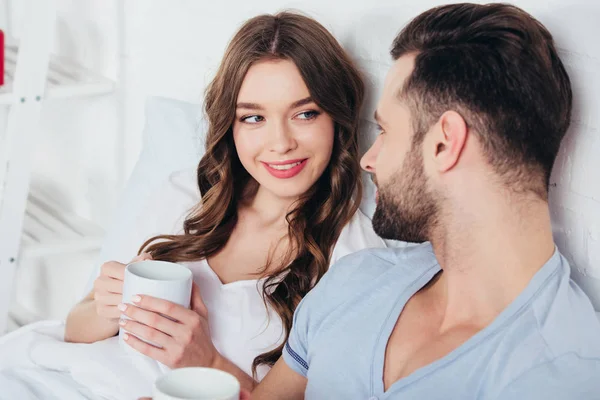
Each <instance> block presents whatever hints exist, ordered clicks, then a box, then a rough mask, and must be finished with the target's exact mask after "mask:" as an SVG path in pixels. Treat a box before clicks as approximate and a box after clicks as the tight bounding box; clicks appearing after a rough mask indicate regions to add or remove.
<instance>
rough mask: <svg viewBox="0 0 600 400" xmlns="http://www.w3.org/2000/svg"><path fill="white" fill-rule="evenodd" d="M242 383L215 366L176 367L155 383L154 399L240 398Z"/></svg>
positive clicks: (199, 399) (205, 399)
mask: <svg viewBox="0 0 600 400" xmlns="http://www.w3.org/2000/svg"><path fill="white" fill-rule="evenodd" d="M239 398H240V383H239V382H238V380H237V379H236V378H235V377H234V376H233V375H231V374H228V373H227V372H224V371H221V370H218V369H213V368H197V367H194V368H180V369H174V370H172V371H170V372H168V373H167V374H165V375H164V376H162V377H161V378H159V379H158V380H157V381H156V382H155V383H154V393H153V400H184V399H185V400H239Z"/></svg>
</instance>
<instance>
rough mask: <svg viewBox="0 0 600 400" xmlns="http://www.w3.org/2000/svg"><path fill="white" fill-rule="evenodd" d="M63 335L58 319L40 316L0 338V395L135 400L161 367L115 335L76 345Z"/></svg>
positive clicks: (4, 399)
mask: <svg viewBox="0 0 600 400" xmlns="http://www.w3.org/2000/svg"><path fill="white" fill-rule="evenodd" d="M63 336H64V324H63V323H62V322H60V321H42V322H38V323H35V324H32V325H29V326H25V327H23V328H21V329H18V330H16V331H14V332H12V333H10V334H8V335H6V336H4V337H0V400H17V399H18V400H33V399H61V400H70V399H73V400H76V399H90V400H109V399H111V400H112V399H127V400H131V399H137V398H139V397H143V396H149V395H151V393H152V385H153V383H154V381H155V380H156V379H157V378H158V377H160V376H161V375H163V373H164V372H165V367H164V366H162V365H161V364H159V363H158V362H156V361H154V360H152V359H150V358H148V357H146V356H143V355H142V354H140V353H137V352H135V351H134V350H133V349H130V350H129V351H125V349H123V348H121V346H120V345H119V342H118V338H117V337H113V338H110V339H106V340H103V341H101V342H97V343H93V344H74V343H65V342H64V341H63Z"/></svg>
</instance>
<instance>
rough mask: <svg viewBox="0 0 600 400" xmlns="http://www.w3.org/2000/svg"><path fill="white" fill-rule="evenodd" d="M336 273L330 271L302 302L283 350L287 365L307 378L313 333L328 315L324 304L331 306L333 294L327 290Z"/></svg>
mask: <svg viewBox="0 0 600 400" xmlns="http://www.w3.org/2000/svg"><path fill="white" fill-rule="evenodd" d="M334 275H336V271H335V269H334V270H330V271H328V272H327V273H326V274H325V275H324V276H323V278H321V280H320V281H319V283H317V285H316V286H315V287H314V288H313V289H312V290H311V291H310V292H308V294H307V295H306V296H305V297H304V298H303V299H302V301H300V304H298V307H296V311H295V312H294V318H293V322H292V329H291V331H290V336H289V338H288V341H287V342H286V344H285V346H284V348H283V359H284V360H285V362H286V364H287V365H288V366H289V367H290V368H291V369H293V370H294V371H296V372H297V373H299V374H300V375H302V376H304V377H306V376H307V374H308V369H309V366H310V348H309V346H310V342H311V339H312V336H313V333H314V332H316V331H317V330H318V327H319V325H320V324H321V322H322V321H323V319H324V316H325V315H327V313H328V307H324V306H323V305H324V304H331V303H332V302H331V301H330V300H332V293H331V291H329V290H327V288H328V287H330V288H331V289H332V287H331V283H330V281H331V280H332V278H333V279H334V280H335V277H334Z"/></svg>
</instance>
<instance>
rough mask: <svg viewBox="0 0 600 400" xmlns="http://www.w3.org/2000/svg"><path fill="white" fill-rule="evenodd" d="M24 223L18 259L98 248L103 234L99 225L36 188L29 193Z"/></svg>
mask: <svg viewBox="0 0 600 400" xmlns="http://www.w3.org/2000/svg"><path fill="white" fill-rule="evenodd" d="M23 225H24V229H23V242H22V247H21V252H20V257H21V258H33V257H44V256H48V255H54V254H68V253H77V252H84V251H95V250H99V249H100V246H101V244H102V239H103V237H104V230H103V229H102V228H101V227H99V226H98V225H96V224H94V223H93V222H91V221H88V220H86V219H84V218H81V217H80V216H78V215H76V214H74V213H72V212H65V211H64V210H62V209H61V208H60V207H59V206H57V205H56V204H55V203H53V201H52V200H51V199H50V198H49V197H48V196H45V195H43V194H42V193H41V192H39V191H38V192H36V191H35V190H32V191H31V192H30V193H29V198H28V201H27V209H26V212H25V220H24V222H23Z"/></svg>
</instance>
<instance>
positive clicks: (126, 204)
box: [84, 97, 205, 295]
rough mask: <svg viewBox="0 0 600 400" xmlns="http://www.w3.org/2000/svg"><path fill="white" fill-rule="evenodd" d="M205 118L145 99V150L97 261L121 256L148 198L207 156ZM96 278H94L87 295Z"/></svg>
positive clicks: (184, 106)
mask: <svg viewBox="0 0 600 400" xmlns="http://www.w3.org/2000/svg"><path fill="white" fill-rule="evenodd" d="M202 115H203V111H202V106H201V105H200V104H193V103H187V102H184V101H179V100H175V99H168V98H164V97H150V98H148V99H147V100H146V107H145V118H146V122H145V125H144V131H143V139H142V140H143V143H142V151H141V153H140V157H139V159H138V161H137V163H136V164H135V167H134V169H133V171H132V173H131V176H130V177H129V179H128V181H127V184H126V185H125V189H124V191H123V193H122V194H121V197H120V199H119V201H118V203H117V208H116V210H115V212H114V214H113V219H112V222H111V223H110V225H109V226H108V229H107V231H106V236H105V238H104V242H103V245H102V249H101V250H100V254H99V258H98V262H104V261H106V260H109V259H110V257H111V255H113V254H115V253H118V251H116V250H117V249H119V244H120V243H121V242H122V240H123V237H124V236H125V235H127V234H128V232H131V229H132V228H133V227H134V225H135V219H136V217H137V213H136V211H138V210H140V209H142V207H143V205H144V204H145V199H146V198H147V197H148V196H150V195H152V194H154V193H156V191H157V190H158V189H159V187H160V185H161V184H162V183H163V182H165V181H166V180H167V179H168V177H169V175H170V174H171V173H172V172H174V171H178V170H182V169H186V168H190V167H194V166H196V165H197V164H198V161H199V160H200V157H201V156H202V154H203V153H204V136H203V133H204V131H205V130H204V124H203V119H202ZM95 278H96V277H95V276H93V277H91V279H90V282H89V283H88V286H87V287H86V290H85V294H87V292H88V291H89V289H90V287H91V283H92V281H93V280H94V279H95ZM85 294H84V295H85Z"/></svg>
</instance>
